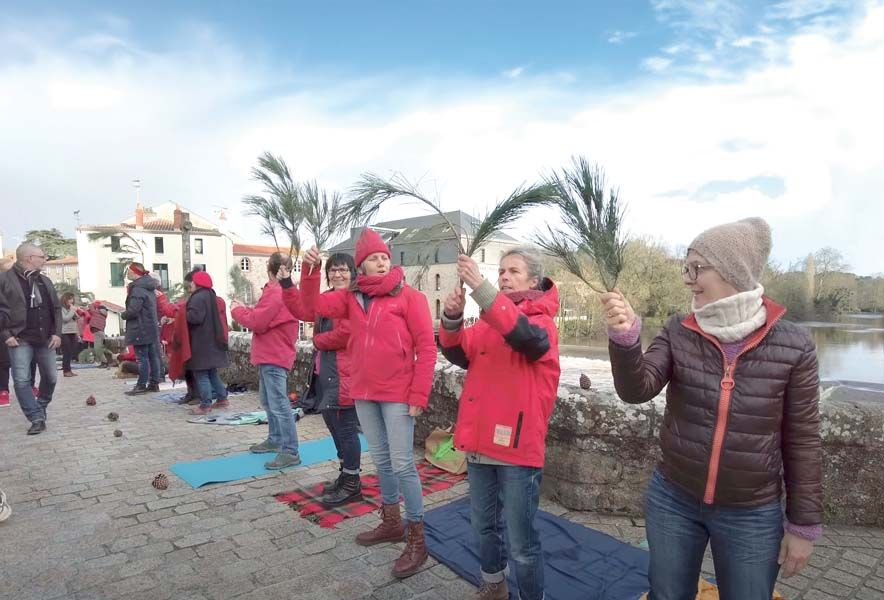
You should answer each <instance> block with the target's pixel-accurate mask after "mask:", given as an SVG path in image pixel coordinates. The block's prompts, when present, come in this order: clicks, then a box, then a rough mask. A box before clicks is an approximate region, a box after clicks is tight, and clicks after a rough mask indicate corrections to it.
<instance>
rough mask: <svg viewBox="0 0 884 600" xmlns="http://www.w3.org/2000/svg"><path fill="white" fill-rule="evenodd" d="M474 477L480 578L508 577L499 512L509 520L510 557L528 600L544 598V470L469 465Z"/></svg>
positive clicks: (473, 505) (473, 516)
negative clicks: (538, 524) (540, 527)
mask: <svg viewBox="0 0 884 600" xmlns="http://www.w3.org/2000/svg"><path fill="white" fill-rule="evenodd" d="M467 469H468V473H469V481H470V508H471V513H472V514H471V516H470V521H471V523H472V526H473V531H475V533H476V537H477V538H478V540H479V565H480V566H481V568H482V578H483V579H484V580H485V581H488V582H491V583H498V582H500V581H503V579H504V571H505V570H506V567H507V555H506V546H505V545H504V541H503V535H502V532H503V524H502V523H501V516H503V517H505V519H506V534H507V539H508V540H509V549H510V554H511V556H510V557H509V558H510V560H511V562H512V564H513V567H514V569H515V574H516V582H517V583H518V585H519V597H520V598H522V599H524V600H540V599H541V598H543V554H542V553H541V549H540V537H539V536H538V534H537V529H536V528H535V527H534V516H535V515H536V514H537V504H538V503H539V502H540V480H541V478H542V474H543V470H542V469H539V468H536V467H518V466H509V465H506V466H504V465H482V464H476V463H469V464H468V465H467Z"/></svg>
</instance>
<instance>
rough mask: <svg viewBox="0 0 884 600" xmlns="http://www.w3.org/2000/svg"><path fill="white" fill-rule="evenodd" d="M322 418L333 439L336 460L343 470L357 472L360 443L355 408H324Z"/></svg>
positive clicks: (359, 459)
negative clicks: (339, 462) (336, 453)
mask: <svg viewBox="0 0 884 600" xmlns="http://www.w3.org/2000/svg"><path fill="white" fill-rule="evenodd" d="M322 419H323V420H324V421H325V426H326V427H328V431H329V433H331V435H332V439H333V440H334V441H335V449H336V450H337V451H338V460H340V461H341V466H342V467H343V472H344V473H349V474H351V475H356V474H358V473H359V463H360V461H361V459H362V444H360V443H359V430H358V427H359V417H357V416H356V410H355V409H353V408H341V409H338V408H332V409H328V410H324V411H322Z"/></svg>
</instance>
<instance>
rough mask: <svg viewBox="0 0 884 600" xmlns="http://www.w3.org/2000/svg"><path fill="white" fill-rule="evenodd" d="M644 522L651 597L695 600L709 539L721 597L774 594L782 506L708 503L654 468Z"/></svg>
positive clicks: (763, 598) (764, 599)
mask: <svg viewBox="0 0 884 600" xmlns="http://www.w3.org/2000/svg"><path fill="white" fill-rule="evenodd" d="M645 523H646V528H647V529H646V531H647V536H648V545H649V547H650V551H651V563H650V580H651V593H650V598H649V600H694V598H695V597H696V595H697V579H698V578H699V576H700V568H701V565H702V562H703V553H704V552H705V551H706V544H707V542H711V544H712V560H713V563H714V564H715V580H716V583H717V584H718V593H719V595H720V597H721V600H770V598H771V596H772V595H773V589H774V583H775V582H776V579H777V574H778V573H779V570H780V567H779V565H778V564H777V557H778V555H779V552H780V542H781V541H782V539H783V509H782V506H781V505H780V503H779V502H775V503H773V504H767V505H764V506H758V507H752V508H728V507H724V506H716V505H714V504H713V505H708V504H704V503H703V502H702V500H698V499H696V498H694V497H693V496H692V495H690V494H688V493H687V492H684V491H682V490H681V489H679V488H677V487H676V486H675V485H674V484H672V483H671V482H669V481H667V480H666V479H665V478H664V477H663V475H662V474H660V473H659V472H656V471H655V472H654V474H653V476H652V477H651V482H650V484H649V485H648V495H647V500H646V505H645Z"/></svg>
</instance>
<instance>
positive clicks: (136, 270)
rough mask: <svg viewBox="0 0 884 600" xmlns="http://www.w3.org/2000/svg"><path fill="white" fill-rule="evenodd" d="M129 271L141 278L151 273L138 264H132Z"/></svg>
mask: <svg viewBox="0 0 884 600" xmlns="http://www.w3.org/2000/svg"><path fill="white" fill-rule="evenodd" d="M129 270H130V271H132V272H133V273H135V274H136V275H138V276H139V277H143V276H145V275H147V274H148V273H150V271H148V270H147V269H142V268H140V267H139V266H138V265H137V264H135V263H132V264H130V265H129Z"/></svg>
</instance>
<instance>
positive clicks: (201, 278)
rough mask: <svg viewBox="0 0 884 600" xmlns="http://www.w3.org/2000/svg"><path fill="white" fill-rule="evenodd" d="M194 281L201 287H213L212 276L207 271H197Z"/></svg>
mask: <svg viewBox="0 0 884 600" xmlns="http://www.w3.org/2000/svg"><path fill="white" fill-rule="evenodd" d="M193 283H194V285H197V286H199V287H204V288H209V289H211V288H212V277H211V276H210V275H209V274H208V273H206V272H205V271H197V272H196V273H194V274H193Z"/></svg>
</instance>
